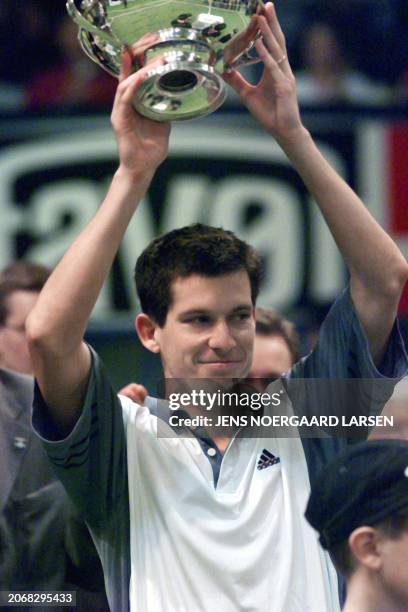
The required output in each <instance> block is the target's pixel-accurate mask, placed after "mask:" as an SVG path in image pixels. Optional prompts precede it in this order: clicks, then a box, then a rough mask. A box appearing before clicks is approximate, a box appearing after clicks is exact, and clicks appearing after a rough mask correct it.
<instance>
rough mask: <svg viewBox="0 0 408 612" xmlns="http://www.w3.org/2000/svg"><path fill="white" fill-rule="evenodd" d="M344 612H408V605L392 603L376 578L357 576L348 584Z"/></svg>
mask: <svg viewBox="0 0 408 612" xmlns="http://www.w3.org/2000/svg"><path fill="white" fill-rule="evenodd" d="M343 612H406V605H405V606H404V605H403V604H402V603H401V605H398V603H396V602H395V601H391V600H390V597H389V595H388V594H387V593H385V592H384V589H383V588H382V587H381V585H380V584H379V582H378V581H377V580H376V579H375V577H372V579H370V578H369V577H367V576H356V575H355V576H353V577H352V579H351V580H350V581H348V582H347V598H346V603H345V604H344V608H343Z"/></svg>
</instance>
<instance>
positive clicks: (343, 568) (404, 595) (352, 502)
mask: <svg viewBox="0 0 408 612" xmlns="http://www.w3.org/2000/svg"><path fill="white" fill-rule="evenodd" d="M306 518H307V520H308V521H309V523H310V524H311V525H312V527H314V528H315V529H316V530H317V531H318V532H319V534H320V543H321V545H322V546H323V548H325V549H327V550H328V551H329V552H330V554H331V556H332V559H333V561H334V563H335V565H336V566H337V569H338V570H339V571H340V572H341V573H342V574H343V575H344V576H345V578H346V582H347V597H346V603H345V607H344V611H345V612H406V611H407V610H408V441H406V440H376V441H371V442H364V443H362V444H357V445H355V446H352V447H351V448H350V449H349V450H348V451H347V452H346V453H344V454H343V455H341V456H339V457H338V458H337V459H336V460H335V461H333V462H332V463H330V464H329V465H328V466H327V467H326V468H325V469H324V470H323V471H322V473H321V475H320V478H319V480H318V481H317V484H316V486H314V487H313V488H312V492H311V496H310V499H309V503H308V506H307V509H306Z"/></svg>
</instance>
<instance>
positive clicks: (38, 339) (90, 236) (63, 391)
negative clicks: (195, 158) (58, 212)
mask: <svg viewBox="0 0 408 612" xmlns="http://www.w3.org/2000/svg"><path fill="white" fill-rule="evenodd" d="M149 69H150V66H149ZM147 70H148V69H147V68H146V69H142V70H139V71H138V72H137V73H134V74H132V75H131V76H129V74H130V57H128V56H127V55H126V56H124V59H123V70H122V72H123V73H122V76H121V79H120V83H119V85H118V88H117V92H116V96H115V101H114V105H113V110H112V116H111V120H112V126H113V129H114V131H115V136H116V140H117V146H118V151H119V167H118V169H117V171H116V173H115V175H114V177H113V180H112V183H111V185H110V188H109V191H108V193H107V196H106V198H105V200H104V201H103V203H102V204H101V206H100V208H99V210H98V211H97V213H96V215H95V216H94V218H93V219H92V220H91V222H90V223H89V224H88V225H87V227H86V228H85V229H84V230H83V231H82V233H81V234H80V235H79V237H78V238H77V239H76V241H75V242H74V243H73V245H72V246H71V247H70V249H69V250H68V251H67V253H66V254H65V255H64V257H63V258H62V260H61V261H60V263H59V264H58V265H57V267H56V268H55V270H54V272H53V274H52V275H51V277H50V279H49V280H48V282H47V284H46V285H45V287H44V289H43V291H42V292H41V295H40V297H39V299H38V302H37V304H36V306H35V308H34V309H33V311H32V313H31V314H30V316H29V318H28V320H27V336H28V341H29V347H30V352H31V356H32V360H33V365H34V372H35V376H36V378H37V381H38V384H39V386H40V389H41V392H42V395H43V397H44V399H45V401H46V402H47V405H48V406H49V409H50V412H51V416H52V418H53V420H54V422H55V424H56V426H57V427H58V428H59V429H60V431H61V432H63V433H66V432H68V431H70V430H71V429H72V427H73V425H74V424H75V422H76V420H77V418H78V416H79V413H80V407H81V403H82V401H83V398H84V393H85V389H86V383H87V379H88V375H89V370H90V354H89V350H88V349H87V347H86V345H85V344H84V342H83V335H84V332H85V328H86V325H87V322H88V319H89V317H90V314H91V311H92V309H93V307H94V305H95V302H96V300H97V298H98V295H99V292H100V290H101V287H102V285H103V282H104V280H105V278H106V276H107V274H108V272H109V270H110V267H111V265H112V262H113V259H114V257H115V255H116V252H117V250H118V248H119V245H120V242H121V239H122V237H123V234H124V232H125V230H126V228H127V226H128V223H129V221H130V219H131V218H132V215H133V214H134V212H135V210H136V208H137V206H138V204H139V202H140V200H141V199H142V198H143V196H144V194H145V192H146V190H147V188H148V186H149V184H150V181H151V179H152V177H153V175H154V172H155V170H156V168H157V166H158V165H159V164H160V163H161V162H162V161H163V160H164V159H165V157H166V154H167V149H168V139H169V133H170V126H169V125H168V124H164V123H157V122H154V121H151V120H149V119H146V118H144V117H141V116H140V115H138V114H137V113H136V112H135V111H134V109H133V107H132V99H133V97H134V94H135V92H136V90H137V88H138V87H139V85H140V84H141V82H142V81H143V79H144V78H145V73H146V71H147Z"/></svg>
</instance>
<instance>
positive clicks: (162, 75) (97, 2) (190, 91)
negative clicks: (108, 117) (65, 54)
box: [67, 0, 262, 121]
mask: <svg viewBox="0 0 408 612" xmlns="http://www.w3.org/2000/svg"><path fill="white" fill-rule="evenodd" d="M258 5H262V0H208V1H207V0H68V1H67V10H68V13H69V15H70V16H71V18H72V19H73V20H74V21H75V23H76V24H77V25H78V26H79V33H78V39H79V42H80V44H81V46H82V49H83V50H84V51H85V53H86V54H87V55H88V56H89V57H90V58H91V59H92V60H93V61H94V62H96V63H97V64H99V65H100V66H101V67H102V68H104V69H105V70H107V71H108V72H109V73H110V74H112V75H113V76H116V77H118V76H119V73H120V68H121V62H122V54H123V52H124V51H126V50H127V51H128V52H130V53H131V56H132V63H133V68H134V72H136V71H137V70H139V69H140V68H142V67H144V66H149V64H151V69H150V70H149V72H148V74H147V77H146V79H145V80H144V81H143V83H142V85H141V86H140V87H139V89H138V91H137V94H136V97H135V100H134V106H135V108H136V110H137V111H138V112H139V113H141V114H142V115H144V116H145V117H149V118H150V119H154V120H155V121H181V120H185V119H192V118H195V117H202V116H204V115H207V114H209V113H211V112H213V111H214V110H216V109H217V108H219V106H221V104H222V103H223V102H224V100H225V98H226V95H227V89H226V85H225V83H224V81H223V79H222V76H221V74H222V73H223V72H224V70H225V69H226V68H228V67H230V68H236V67H239V66H243V65H248V64H253V63H256V62H257V61H259V60H258V58H257V56H256V55H254V54H253V51H254V42H255V39H256V37H257V36H258V32H257V28H256V27H252V26H250V27H249V28H248V25H249V24H250V22H251V17H252V16H253V15H254V14H255V13H256V12H257V7H258Z"/></svg>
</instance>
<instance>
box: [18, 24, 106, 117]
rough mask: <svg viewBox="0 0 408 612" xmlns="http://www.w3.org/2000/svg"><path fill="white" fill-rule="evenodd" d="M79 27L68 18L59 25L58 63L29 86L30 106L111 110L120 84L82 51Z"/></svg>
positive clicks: (38, 108)
mask: <svg viewBox="0 0 408 612" xmlns="http://www.w3.org/2000/svg"><path fill="white" fill-rule="evenodd" d="M77 34H78V27H77V26H76V24H75V23H74V22H73V21H72V19H71V18H70V17H68V15H66V16H64V17H63V18H62V19H61V21H60V23H59V24H58V26H57V29H56V33H55V37H56V46H57V48H58V49H59V52H60V53H59V60H58V61H57V62H55V63H54V65H52V66H51V67H50V68H47V69H45V70H44V71H42V72H40V73H38V74H37V75H36V76H35V77H34V78H33V79H32V80H31V81H30V82H29V84H28V86H27V107H28V109H31V110H41V109H50V108H64V109H66V108H81V107H86V106H87V105H90V106H92V107H93V108H99V109H100V108H107V107H108V108H109V107H110V106H111V105H112V101H113V97H114V93H115V90H116V86H117V81H116V79H115V78H114V77H112V76H110V75H109V74H108V73H107V72H105V71H104V70H102V69H101V68H100V67H99V66H98V65H97V64H95V63H94V62H92V61H91V60H90V59H89V58H88V57H87V56H86V55H85V53H84V52H83V51H82V49H81V47H80V45H79V42H78V40H77Z"/></svg>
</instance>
